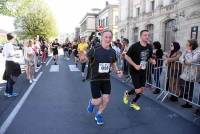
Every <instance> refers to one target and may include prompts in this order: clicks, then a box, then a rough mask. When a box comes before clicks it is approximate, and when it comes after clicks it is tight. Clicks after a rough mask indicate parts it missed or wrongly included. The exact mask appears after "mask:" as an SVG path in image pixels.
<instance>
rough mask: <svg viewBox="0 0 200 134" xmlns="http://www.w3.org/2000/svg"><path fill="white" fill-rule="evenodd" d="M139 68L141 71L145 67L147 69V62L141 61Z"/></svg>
mask: <svg viewBox="0 0 200 134" xmlns="http://www.w3.org/2000/svg"><path fill="white" fill-rule="evenodd" d="M140 66H141V69H142V70H145V69H146V67H147V62H145V61H141V62H140Z"/></svg>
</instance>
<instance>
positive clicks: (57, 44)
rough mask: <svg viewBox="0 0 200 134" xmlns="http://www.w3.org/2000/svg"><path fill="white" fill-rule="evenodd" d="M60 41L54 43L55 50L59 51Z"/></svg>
mask: <svg viewBox="0 0 200 134" xmlns="http://www.w3.org/2000/svg"><path fill="white" fill-rule="evenodd" d="M59 46H60V44H59V43H52V47H53V51H58V47H59Z"/></svg>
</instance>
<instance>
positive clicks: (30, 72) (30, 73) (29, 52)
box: [26, 40, 35, 83]
mask: <svg viewBox="0 0 200 134" xmlns="http://www.w3.org/2000/svg"><path fill="white" fill-rule="evenodd" d="M32 44H33V42H32V41H31V40H29V41H28V45H27V48H26V56H27V57H26V60H27V78H28V79H29V82H30V83H33V81H35V80H34V55H35V53H34V51H33V49H32Z"/></svg>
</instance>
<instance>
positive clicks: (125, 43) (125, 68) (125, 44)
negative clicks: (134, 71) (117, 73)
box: [122, 38, 129, 76]
mask: <svg viewBox="0 0 200 134" xmlns="http://www.w3.org/2000/svg"><path fill="white" fill-rule="evenodd" d="M122 44H123V52H122V59H123V71H124V74H125V75H126V76H128V62H127V61H126V60H125V54H126V53H127V51H128V48H129V40H128V39H126V38H124V39H123V41H122Z"/></svg>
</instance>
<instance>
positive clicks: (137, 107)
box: [130, 103, 141, 111]
mask: <svg viewBox="0 0 200 134" xmlns="http://www.w3.org/2000/svg"><path fill="white" fill-rule="evenodd" d="M130 107H131V108H133V109H135V110H136V111H139V110H140V109H141V108H140V106H139V105H138V104H137V103H131V104H130Z"/></svg>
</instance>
